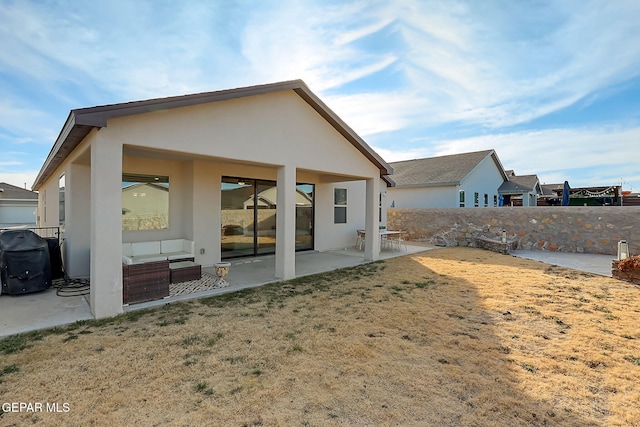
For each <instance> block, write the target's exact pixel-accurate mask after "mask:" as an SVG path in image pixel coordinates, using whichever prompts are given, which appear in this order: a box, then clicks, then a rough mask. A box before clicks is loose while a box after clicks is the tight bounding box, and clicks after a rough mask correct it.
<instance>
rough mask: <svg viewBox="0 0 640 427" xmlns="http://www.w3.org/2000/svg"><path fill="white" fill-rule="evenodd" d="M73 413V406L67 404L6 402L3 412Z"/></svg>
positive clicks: (3, 405)
mask: <svg viewBox="0 0 640 427" xmlns="http://www.w3.org/2000/svg"><path fill="white" fill-rule="evenodd" d="M70 411H71V405H69V404H68V403H67V402H4V403H3V404H2V412H5V413H8V412H33V413H36V412H45V413H62V414H64V413H67V412H70Z"/></svg>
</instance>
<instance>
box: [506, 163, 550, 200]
mask: <svg viewBox="0 0 640 427" xmlns="http://www.w3.org/2000/svg"><path fill="white" fill-rule="evenodd" d="M506 174H507V178H509V180H508V181H505V182H504V183H503V184H502V185H501V186H500V188H499V189H498V193H499V194H500V195H501V196H502V198H503V204H504V205H505V206H509V205H513V206H537V205H538V197H540V196H541V195H542V187H541V186H540V180H539V179H538V175H516V174H515V172H514V171H513V170H507V171H506Z"/></svg>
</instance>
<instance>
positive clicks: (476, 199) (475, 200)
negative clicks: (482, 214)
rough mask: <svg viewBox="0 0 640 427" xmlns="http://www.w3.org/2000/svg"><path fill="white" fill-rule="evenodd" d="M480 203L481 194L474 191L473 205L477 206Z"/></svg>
mask: <svg viewBox="0 0 640 427" xmlns="http://www.w3.org/2000/svg"><path fill="white" fill-rule="evenodd" d="M479 203H480V194H478V193H477V192H476V193H473V206H475V207H476V208H477V207H478V204H479Z"/></svg>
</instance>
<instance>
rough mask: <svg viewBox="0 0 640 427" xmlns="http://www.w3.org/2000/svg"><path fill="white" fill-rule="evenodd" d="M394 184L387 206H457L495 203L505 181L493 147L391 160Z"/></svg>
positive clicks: (390, 190)
mask: <svg viewBox="0 0 640 427" xmlns="http://www.w3.org/2000/svg"><path fill="white" fill-rule="evenodd" d="M390 165H391V167H392V168H393V170H394V173H393V181H394V182H395V184H396V185H395V187H393V188H389V189H387V197H386V206H391V207H397V208H454V207H455V208H457V207H489V206H498V203H499V199H498V188H499V187H500V186H501V185H502V183H504V182H505V181H507V180H508V179H507V176H506V174H505V171H504V168H503V167H502V164H501V163H500V159H498V155H497V154H496V152H495V151H494V150H485V151H476V152H472V153H462V154H452V155H448V156H439V157H429V158H425V159H417V160H407V161H402V162H392V163H390Z"/></svg>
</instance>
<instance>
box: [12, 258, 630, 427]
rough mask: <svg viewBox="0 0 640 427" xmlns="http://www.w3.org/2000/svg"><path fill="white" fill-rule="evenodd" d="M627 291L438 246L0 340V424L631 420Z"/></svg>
mask: <svg viewBox="0 0 640 427" xmlns="http://www.w3.org/2000/svg"><path fill="white" fill-rule="evenodd" d="M639 293H640V288H639V287H637V286H633V285H630V284H627V283H624V282H620V281H617V280H614V279H609V278H603V277H599V276H594V275H591V274H585V273H581V272H577V271H574V270H569V269H565V268H561V267H555V266H550V265H547V264H543V263H539V262H535V261H529V260H524V259H519V258H514V257H510V256H504V255H499V254H495V253H491V252H487V251H482V250H477V249H469V248H445V249H438V250H434V251H429V252H425V253H423V254H418V255H413V256H405V257H402V258H397V259H393V260H389V261H385V262H379V263H373V264H369V265H366V266H361V267H357V268H352V269H346V270H340V271H337V272H334V273H330V274H324V275H318V276H313V277H308V278H303V279H298V280H295V281H290V282H285V283H280V284H276V285H269V286H264V287H261V288H258V289H254V290H250V291H243V292H239V293H235V294H229V295H226V296H221V297H216V298H209V299H204V300H200V301H193V302H189V303H179V304H173V305H169V306H166V307H163V308H161V309H157V310H151V311H142V312H132V313H129V314H126V315H123V316H120V317H117V318H113V319H109V320H107V321H95V322H88V323H83V324H77V325H74V326H72V327H70V328H65V329H58V330H54V331H48V332H45V333H42V332H40V333H34V334H28V335H21V336H15V337H11V338H9V339H5V340H3V341H0V382H1V383H0V396H1V398H0V400H1V401H2V402H49V403H51V402H57V403H59V404H60V407H61V408H62V404H63V403H67V404H68V409H69V411H68V412H61V413H47V412H36V413H33V412H26V413H11V412H7V413H4V414H2V415H1V416H0V424H2V425H8V426H11V425H19V426H22V425H31V424H35V425H56V426H57V425H66V426H106V425H109V426H111V425H140V426H155V425H178V426H210V425H219V426H273V425H282V426H303V425H312V426H327V425H358V426H361V425H367V426H373V425H376V426H377V425H409V426H415V425H432V426H451V425H453V426H531V425H534V426H536V425H539V426H543V425H553V426H590V425H607V426H609V425H612V426H617V425H619V426H640V407H639V406H640V405H639V403H638V402H640V385H639V384H640V348H639V346H638V343H640V327H639V326H638V325H639V323H638V317H639V315H640V299H639V298H638V294H639Z"/></svg>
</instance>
